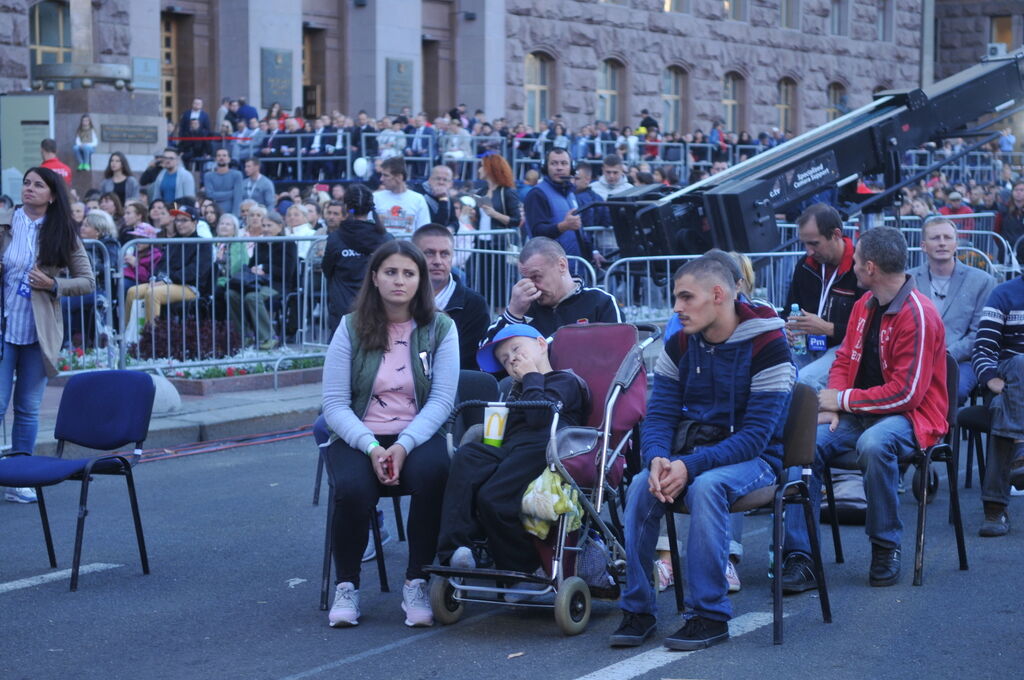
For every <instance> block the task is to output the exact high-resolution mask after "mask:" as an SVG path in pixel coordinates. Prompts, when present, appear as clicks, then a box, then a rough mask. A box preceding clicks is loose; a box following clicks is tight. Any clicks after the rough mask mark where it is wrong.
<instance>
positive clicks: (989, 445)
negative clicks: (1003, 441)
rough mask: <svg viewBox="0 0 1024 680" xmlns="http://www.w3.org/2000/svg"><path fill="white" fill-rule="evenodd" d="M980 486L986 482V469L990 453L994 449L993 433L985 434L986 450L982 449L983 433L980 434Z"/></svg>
mask: <svg viewBox="0 0 1024 680" xmlns="http://www.w3.org/2000/svg"><path fill="white" fill-rule="evenodd" d="M977 434H978V484H984V482H985V468H986V467H987V466H988V458H987V457H986V456H988V451H989V449H990V448H992V435H991V433H986V434H985V448H982V447H981V435H982V433H981V432H978V433H977Z"/></svg>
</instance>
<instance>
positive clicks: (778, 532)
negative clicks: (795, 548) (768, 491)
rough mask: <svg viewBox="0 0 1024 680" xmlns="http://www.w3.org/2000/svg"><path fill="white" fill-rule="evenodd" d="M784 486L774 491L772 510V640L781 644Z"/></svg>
mask: <svg viewBox="0 0 1024 680" xmlns="http://www.w3.org/2000/svg"><path fill="white" fill-rule="evenodd" d="M784 491H785V487H784V486H779V487H778V489H777V490H776V491H775V506H774V508H773V512H772V545H771V551H772V642H774V643H775V644H777V645H781V644H782V537H783V534H782V529H783V527H782V518H783V515H784V511H783V507H784V502H783V501H784V495H783V493H784Z"/></svg>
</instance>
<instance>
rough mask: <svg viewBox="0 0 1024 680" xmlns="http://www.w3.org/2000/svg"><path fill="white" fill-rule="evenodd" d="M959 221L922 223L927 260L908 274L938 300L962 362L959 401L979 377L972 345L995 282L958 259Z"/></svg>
mask: <svg viewBox="0 0 1024 680" xmlns="http://www.w3.org/2000/svg"><path fill="white" fill-rule="evenodd" d="M956 246H957V233H956V225H955V224H953V221H952V220H951V219H949V218H948V217H945V216H935V217H929V218H928V219H926V220H925V221H924V224H922V225H921V250H922V251H923V252H924V254H925V258H926V260H925V262H924V264H922V265H920V266H918V267H914V268H913V269H911V270H910V271H909V272H907V273H908V274H910V275H911V276H912V277H913V279H914V284H915V285H916V286H917V289H918V290H920V291H921V292H922V293H924V294H925V295H927V296H928V297H930V298H931V299H932V302H933V303H935V308H936V309H937V310H938V311H939V316H941V317H942V324H943V325H944V326H945V328H946V351H947V352H949V355H950V356H951V357H953V358H954V359H956V361H957V364H959V366H960V376H959V380H958V381H957V403H958V404H963V403H964V402H966V401H967V397H969V396H970V394H971V392H972V391H973V390H974V388H975V386H977V384H978V378H977V377H976V376H975V374H974V369H973V368H972V367H971V348H973V347H974V338H975V336H976V335H977V332H978V323H979V322H980V321H981V310H982V309H983V308H984V307H985V301H986V300H988V296H989V293H991V292H992V289H993V288H994V287H995V285H996V281H995V279H993V278H992V275H991V274H989V273H988V272H985V271H982V270H980V269H978V268H977V267H971V266H969V265H966V264H964V263H963V262H959V261H958V260H957V259H956Z"/></svg>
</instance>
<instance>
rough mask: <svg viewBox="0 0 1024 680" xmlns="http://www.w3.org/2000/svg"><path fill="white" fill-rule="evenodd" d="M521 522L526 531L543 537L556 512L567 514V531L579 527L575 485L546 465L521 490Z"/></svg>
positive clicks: (549, 528)
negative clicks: (524, 490)
mask: <svg viewBox="0 0 1024 680" xmlns="http://www.w3.org/2000/svg"><path fill="white" fill-rule="evenodd" d="M521 512H522V519H523V526H524V527H525V528H526V531H527V532H529V533H531V534H533V535H534V536H536V537H537V538H539V539H541V540H544V539H545V538H547V537H548V532H549V531H550V530H551V523H552V522H557V521H558V518H559V516H561V515H566V514H567V515H568V517H567V519H568V520H569V531H575V530H577V529H579V528H580V524H581V523H580V506H579V500H578V499H577V497H576V491H575V489H572V488H571V487H570V486H569V485H568V484H565V483H563V482H562V479H561V478H560V477H559V476H558V475H557V474H556V473H555V472H553V471H552V470H551V469H550V468H545V469H544V472H542V473H541V474H540V476H539V477H537V479H535V480H533V481H532V482H530V485H529V486H528V487H526V493H525V494H523V502H522V505H521Z"/></svg>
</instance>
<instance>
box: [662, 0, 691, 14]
mask: <svg viewBox="0 0 1024 680" xmlns="http://www.w3.org/2000/svg"><path fill="white" fill-rule="evenodd" d="M664 7H665V11H666V12H689V11H690V0H665V2H664Z"/></svg>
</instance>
